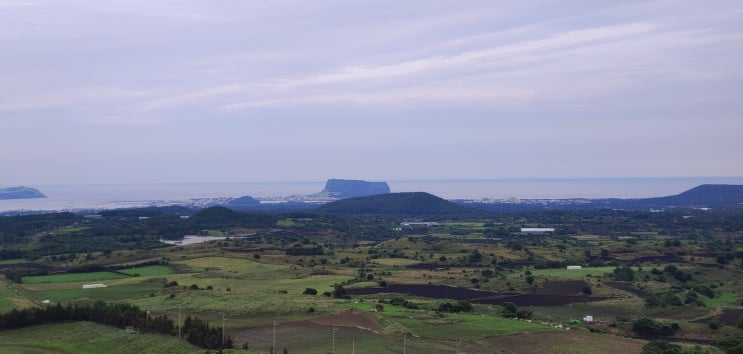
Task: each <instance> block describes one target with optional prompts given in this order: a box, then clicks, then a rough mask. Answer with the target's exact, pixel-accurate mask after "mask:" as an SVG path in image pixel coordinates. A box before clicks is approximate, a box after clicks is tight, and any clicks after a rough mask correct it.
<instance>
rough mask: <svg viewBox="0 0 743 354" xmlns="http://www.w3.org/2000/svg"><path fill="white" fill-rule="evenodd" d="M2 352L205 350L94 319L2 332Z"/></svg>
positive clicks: (163, 351)
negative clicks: (111, 325) (101, 322)
mask: <svg viewBox="0 0 743 354" xmlns="http://www.w3.org/2000/svg"><path fill="white" fill-rule="evenodd" d="M0 352H2V353H80V354H84V353H91V354H98V353H203V352H204V349H200V348H197V347H195V346H193V345H190V344H188V343H186V342H184V341H180V340H178V339H177V338H175V337H170V336H162V335H154V334H136V335H130V334H120V333H119V331H118V329H117V328H114V327H108V326H104V325H99V324H95V323H91V322H74V323H62V324H53V325H45V326H36V327H29V328H24V329H19V330H12V331H4V332H0Z"/></svg>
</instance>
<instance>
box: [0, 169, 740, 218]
mask: <svg viewBox="0 0 743 354" xmlns="http://www.w3.org/2000/svg"><path fill="white" fill-rule="evenodd" d="M387 183H388V184H389V186H390V189H391V191H392V192H428V193H431V194H434V195H437V196H440V197H442V198H445V199H482V198H493V199H507V198H520V199H564V198H647V197H661V196H668V195H674V194H678V193H681V192H683V191H686V190H688V189H691V188H693V187H696V186H698V185H700V184H743V177H683V178H681V177H680V178H614V179H608V178H596V179H590V178H586V179H540V178H531V179H487V180H400V181H396V180H392V181H387ZM324 186H325V181H307V182H249V183H167V184H166V183H162V184H108V185H106V184H97V185H45V186H44V185H41V186H32V187H35V188H37V189H39V190H40V191H41V192H42V193H44V194H45V195H46V196H47V198H45V199H22V200H0V211H10V210H75V209H110V208H132V207H141V206H147V205H151V204H152V203H153V201H157V203H158V204H159V205H163V204H178V203H179V202H183V201H187V200H191V199H198V198H228V197H232V198H236V197H240V196H244V195H250V196H252V197H255V198H269V197H277V198H280V197H289V196H292V195H307V194H312V193H317V192H319V191H321V190H322V189H323V188H324ZM0 187H2V186H0Z"/></svg>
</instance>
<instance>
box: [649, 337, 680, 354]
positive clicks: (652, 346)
mask: <svg viewBox="0 0 743 354" xmlns="http://www.w3.org/2000/svg"><path fill="white" fill-rule="evenodd" d="M683 352H684V351H683V349H682V348H681V346H680V345H677V344H671V343H668V342H666V341H662V340H655V341H652V342H650V343H648V344H645V345H644V346H643V347H642V352H640V354H682V353H683Z"/></svg>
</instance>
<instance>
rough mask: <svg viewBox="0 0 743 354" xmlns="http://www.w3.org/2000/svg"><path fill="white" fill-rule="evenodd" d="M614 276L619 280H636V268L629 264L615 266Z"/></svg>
mask: <svg viewBox="0 0 743 354" xmlns="http://www.w3.org/2000/svg"><path fill="white" fill-rule="evenodd" d="M612 276H613V277H614V280H617V281H634V280H635V271H634V269H632V268H630V267H627V266H623V267H616V268H614V272H613V274H612Z"/></svg>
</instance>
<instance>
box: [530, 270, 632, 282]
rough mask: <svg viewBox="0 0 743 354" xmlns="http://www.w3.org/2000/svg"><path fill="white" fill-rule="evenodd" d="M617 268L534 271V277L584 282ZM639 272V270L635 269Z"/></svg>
mask: <svg viewBox="0 0 743 354" xmlns="http://www.w3.org/2000/svg"><path fill="white" fill-rule="evenodd" d="M614 268H615V267H583V268H582V269H564V268H563V269H534V270H532V271H531V273H532V274H533V275H534V276H541V277H551V278H560V279H573V280H582V279H583V278H585V277H586V276H589V275H590V276H592V277H601V276H602V275H604V274H606V273H611V272H612V271H614ZM634 269H635V270H637V268H634Z"/></svg>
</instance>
